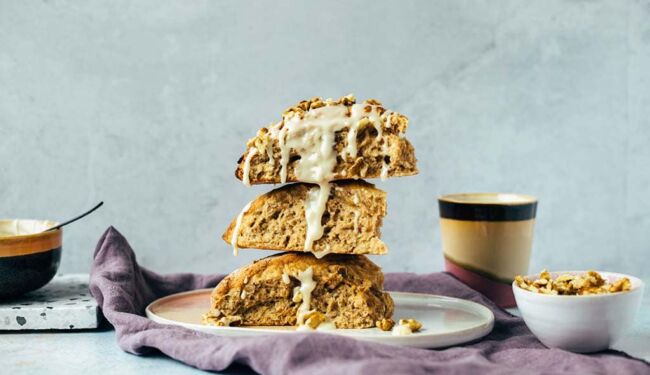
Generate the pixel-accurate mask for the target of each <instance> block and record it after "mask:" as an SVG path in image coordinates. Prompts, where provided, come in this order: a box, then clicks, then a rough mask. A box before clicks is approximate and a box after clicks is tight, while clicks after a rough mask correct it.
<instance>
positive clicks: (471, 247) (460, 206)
mask: <svg viewBox="0 0 650 375" xmlns="http://www.w3.org/2000/svg"><path fill="white" fill-rule="evenodd" d="M438 205H439V208H440V231H441V233H442V250H443V253H444V256H445V269H446V270H447V272H449V273H451V274H453V275H454V276H456V277H457V278H458V279H460V280H461V281H462V282H464V283H465V284H467V285H469V286H470V287H472V288H473V289H475V290H477V291H479V292H481V293H483V294H484V295H485V296H487V297H488V298H490V299H491V300H493V301H494V302H495V303H496V304H497V305H499V306H501V307H512V306H515V300H514V296H513V294H512V287H511V284H512V281H513V279H514V277H515V276H516V275H526V274H528V264H529V261H530V253H531V249H532V244H533V231H534V226H535V215H536V212H537V199H536V198H535V197H532V196H529V195H522V194H502V193H465V194H450V195H444V196H442V197H440V198H438Z"/></svg>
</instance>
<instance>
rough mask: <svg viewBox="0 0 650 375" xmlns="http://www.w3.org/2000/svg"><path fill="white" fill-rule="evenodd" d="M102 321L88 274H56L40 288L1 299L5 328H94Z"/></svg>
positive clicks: (2, 326)
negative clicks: (90, 287)
mask: <svg viewBox="0 0 650 375" xmlns="http://www.w3.org/2000/svg"><path fill="white" fill-rule="evenodd" d="M99 321H100V312H99V308H98V306H97V302H96V301H95V299H94V298H93V297H92V296H91V295H90V291H89V290H88V275H87V274H69V275H57V276H55V277H54V279H52V281H50V283H49V284H47V285H46V286H44V287H43V288H41V289H38V290H35V291H33V292H30V293H27V294H25V295H23V296H21V297H19V298H15V299H12V300H7V301H1V300H0V330H2V331H24V330H79V329H92V328H97V326H98V325H99Z"/></svg>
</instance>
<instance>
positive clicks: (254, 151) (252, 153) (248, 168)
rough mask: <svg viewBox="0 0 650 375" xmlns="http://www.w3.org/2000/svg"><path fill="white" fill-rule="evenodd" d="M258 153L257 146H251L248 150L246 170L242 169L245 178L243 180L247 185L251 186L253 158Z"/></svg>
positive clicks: (245, 161) (245, 162)
mask: <svg viewBox="0 0 650 375" xmlns="http://www.w3.org/2000/svg"><path fill="white" fill-rule="evenodd" d="M255 154H257V148H255V147H251V149H250V151H248V155H246V159H245V160H244V170H243V171H242V174H243V176H242V177H243V178H242V182H243V183H244V185H246V186H251V180H250V173H251V159H252V158H253V156H255Z"/></svg>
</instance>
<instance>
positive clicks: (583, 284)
mask: <svg viewBox="0 0 650 375" xmlns="http://www.w3.org/2000/svg"><path fill="white" fill-rule="evenodd" d="M515 284H516V285H517V286H518V287H520V288H521V289H524V290H528V291H531V292H534V293H542V294H553V295H558V294H559V295H574V296H575V295H589V294H606V293H617V292H625V291H628V290H630V289H631V288H632V284H631V283H630V280H629V279H628V278H627V277H624V278H621V279H619V280H616V281H615V282H614V283H613V284H609V282H608V281H607V280H605V278H603V277H602V275H601V274H599V273H598V272H596V271H588V272H587V273H585V274H582V275H569V274H565V275H560V276H558V277H556V278H555V280H553V278H552V277H551V274H550V273H549V272H548V271H546V270H543V271H542V272H541V273H540V275H539V278H538V279H537V280H534V281H531V280H527V279H524V278H523V277H522V276H519V275H518V276H516V277H515Z"/></svg>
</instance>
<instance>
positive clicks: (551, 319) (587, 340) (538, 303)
mask: <svg viewBox="0 0 650 375" xmlns="http://www.w3.org/2000/svg"><path fill="white" fill-rule="evenodd" d="M585 272H587V271H561V272H551V275H552V276H553V278H556V277H558V276H559V275H562V274H574V275H575V274H584V273H585ZM598 273H600V274H601V275H602V276H603V277H604V278H605V279H607V280H609V281H610V282H612V281H615V280H618V279H620V278H622V277H627V278H628V279H630V282H631V283H632V288H631V289H630V290H629V291H627V292H620V293H612V294H595V295H584V296H561V295H549V294H541V293H535V292H530V291H528V290H525V289H522V288H520V287H519V286H517V285H516V283H514V282H513V283H512V290H513V292H514V295H515V301H517V307H518V308H519V311H520V312H521V316H522V317H523V318H524V321H525V322H526V325H527V326H528V328H530V330H531V331H532V332H533V334H535V336H537V338H538V339H539V341H541V342H542V344H544V345H546V346H548V347H550V348H560V349H564V350H568V351H571V352H576V353H592V352H598V351H601V350H605V349H607V348H609V347H610V346H611V345H612V344H614V342H616V340H618V339H619V338H621V336H622V335H623V334H624V333H625V331H626V329H627V328H629V327H630V326H631V325H632V323H633V322H634V317H635V316H636V314H637V312H638V311H639V307H640V305H641V299H642V297H643V289H644V284H643V281H641V280H640V279H638V278H636V277H634V276H629V275H624V274H620V273H613V272H600V271H598ZM526 278H527V279H529V280H535V279H537V278H538V276H537V275H529V276H526Z"/></svg>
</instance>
